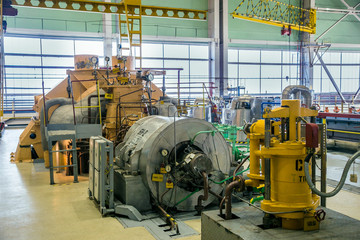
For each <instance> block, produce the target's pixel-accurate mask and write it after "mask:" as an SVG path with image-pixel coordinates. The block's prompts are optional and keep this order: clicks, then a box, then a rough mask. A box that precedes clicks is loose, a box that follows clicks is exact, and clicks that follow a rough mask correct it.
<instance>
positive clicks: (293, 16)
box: [232, 0, 316, 34]
mask: <svg viewBox="0 0 360 240" xmlns="http://www.w3.org/2000/svg"><path fill="white" fill-rule="evenodd" d="M232 16H233V18H238V19H243V20H248V21H252V22H259V23H263V24H267V25H272V26H277V27H282V28H288V29H292V30H297V31H300V32H307V33H310V34H315V33H316V10H315V9H305V8H301V7H297V6H294V5H290V4H286V3H283V2H279V1H275V0H242V1H241V2H240V3H239V5H238V6H237V7H236V8H235V10H234V12H233V13H232Z"/></svg>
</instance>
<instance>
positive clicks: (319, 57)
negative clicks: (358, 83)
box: [316, 52, 347, 104]
mask: <svg viewBox="0 0 360 240" xmlns="http://www.w3.org/2000/svg"><path fill="white" fill-rule="evenodd" d="M316 56H317V57H318V59H319V61H320V63H321V66H322V67H323V68H324V70H325V72H326V74H327V75H328V77H329V79H330V81H331V83H332V84H333V86H334V88H335V90H336V91H337V93H338V94H339V96H340V98H341V100H342V102H343V103H345V104H347V102H346V100H345V97H344V96H343V94H342V93H341V91H340V89H339V87H338V85H337V84H336V82H335V80H334V78H333V76H332V75H331V73H330V71H329V69H328V68H327V66H326V64H325V63H324V61H323V59H322V57H321V56H320V54H319V53H318V52H317V53H316Z"/></svg>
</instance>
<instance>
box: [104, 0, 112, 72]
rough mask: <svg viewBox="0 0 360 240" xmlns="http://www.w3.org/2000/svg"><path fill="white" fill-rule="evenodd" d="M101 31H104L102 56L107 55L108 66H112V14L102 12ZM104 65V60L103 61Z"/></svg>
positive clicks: (105, 0) (108, 0)
mask: <svg viewBox="0 0 360 240" xmlns="http://www.w3.org/2000/svg"><path fill="white" fill-rule="evenodd" d="M104 2H111V0H104ZM103 32H104V57H109V58H110V61H109V66H112V62H111V59H112V14H111V13H104V14H103ZM104 65H106V62H104Z"/></svg>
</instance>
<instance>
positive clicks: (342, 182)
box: [304, 151, 360, 197]
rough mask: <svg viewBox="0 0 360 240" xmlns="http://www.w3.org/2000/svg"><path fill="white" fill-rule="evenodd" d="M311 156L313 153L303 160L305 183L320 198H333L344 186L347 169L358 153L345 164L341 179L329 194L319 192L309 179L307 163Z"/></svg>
mask: <svg viewBox="0 0 360 240" xmlns="http://www.w3.org/2000/svg"><path fill="white" fill-rule="evenodd" d="M312 156H313V153H310V154H308V155H307V156H306V158H305V165H304V166H305V169H304V170H305V177H306V182H307V183H308V185H309V187H310V189H311V190H312V191H313V193H315V194H317V195H319V196H321V197H333V196H335V195H336V194H337V193H338V192H339V191H340V190H341V188H342V187H343V186H344V184H345V180H346V176H347V174H348V172H349V169H350V167H351V164H352V163H353V162H355V160H356V159H357V158H358V157H359V156H360V151H358V152H356V153H355V154H354V155H352V156H351V157H350V158H349V160H348V161H347V162H346V165H345V168H344V171H343V173H342V175H341V179H340V181H339V183H338V185H337V186H336V187H335V189H334V190H333V191H331V192H328V193H325V192H321V191H319V190H318V189H317V188H316V186H315V185H314V184H313V183H312V180H311V177H310V173H309V161H310V159H311V157H312Z"/></svg>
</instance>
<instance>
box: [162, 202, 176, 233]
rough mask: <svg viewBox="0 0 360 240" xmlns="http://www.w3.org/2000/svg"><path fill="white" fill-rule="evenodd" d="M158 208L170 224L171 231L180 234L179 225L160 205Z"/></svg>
mask: <svg viewBox="0 0 360 240" xmlns="http://www.w3.org/2000/svg"><path fill="white" fill-rule="evenodd" d="M157 207H158V208H159V209H160V211H161V212H162V214H163V215H164V217H166V219H167V220H168V221H169V222H170V225H171V227H170V229H171V230H173V229H176V234H177V235H178V234H180V231H179V225H178V224H177V222H176V220H175V219H174V218H173V217H172V216H171V215H170V214H168V213H167V212H166V211H165V210H164V209H163V208H162V207H161V206H160V205H157Z"/></svg>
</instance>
